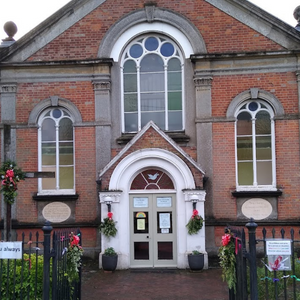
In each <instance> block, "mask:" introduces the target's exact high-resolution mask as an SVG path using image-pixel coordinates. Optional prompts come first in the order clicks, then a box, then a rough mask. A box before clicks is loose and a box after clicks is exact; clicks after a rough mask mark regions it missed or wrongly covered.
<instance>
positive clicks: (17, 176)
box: [0, 160, 25, 204]
mask: <svg viewBox="0 0 300 300" xmlns="http://www.w3.org/2000/svg"><path fill="white" fill-rule="evenodd" d="M0 175H1V189H0V192H1V193H2V194H3V198H4V201H5V202H6V203H8V204H13V203H14V202H15V198H16V197H17V195H18V193H17V190H18V182H19V181H20V180H24V179H25V173H24V172H22V170H21V169H20V168H18V167H17V164H16V163H15V162H13V161H10V160H7V161H5V162H3V163H2V166H1V169H0Z"/></svg>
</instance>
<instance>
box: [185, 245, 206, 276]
mask: <svg viewBox="0 0 300 300" xmlns="http://www.w3.org/2000/svg"><path fill="white" fill-rule="evenodd" d="M188 262H189V267H190V269H191V270H192V271H200V270H202V269H203V267H204V254H203V253H201V252H199V251H198V250H193V251H192V253H190V254H188Z"/></svg>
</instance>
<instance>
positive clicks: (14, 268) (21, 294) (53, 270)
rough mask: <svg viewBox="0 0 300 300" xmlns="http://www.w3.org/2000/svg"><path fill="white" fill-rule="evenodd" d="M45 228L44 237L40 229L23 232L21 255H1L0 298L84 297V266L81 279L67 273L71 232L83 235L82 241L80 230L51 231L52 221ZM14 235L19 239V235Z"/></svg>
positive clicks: (62, 299)
mask: <svg viewBox="0 0 300 300" xmlns="http://www.w3.org/2000/svg"><path fill="white" fill-rule="evenodd" d="M42 230H43V234H44V239H43V240H40V237H39V235H40V234H39V232H36V234H35V236H33V235H32V233H29V234H28V236H27V237H26V234H25V233H24V232H23V233H22V237H21V244H22V259H0V300H21V299H24V300H41V299H43V300H80V299H81V270H80V269H79V278H78V281H74V282H72V283H69V281H68V278H67V277H66V276H65V273H66V268H67V255H66V253H67V248H68V246H69V243H70V235H71V233H74V234H75V235H78V236H80V242H81V239H82V237H81V232H80V230H79V229H76V230H71V229H66V230H60V231H52V230H53V228H52V226H51V225H50V223H49V222H46V224H45V226H43V228H42ZM2 235H3V232H1V240H2V241H3V236H2ZM12 239H13V240H15V241H18V236H17V235H16V236H14V237H12V238H10V240H12ZM34 239H35V240H34ZM80 244H81V243H80Z"/></svg>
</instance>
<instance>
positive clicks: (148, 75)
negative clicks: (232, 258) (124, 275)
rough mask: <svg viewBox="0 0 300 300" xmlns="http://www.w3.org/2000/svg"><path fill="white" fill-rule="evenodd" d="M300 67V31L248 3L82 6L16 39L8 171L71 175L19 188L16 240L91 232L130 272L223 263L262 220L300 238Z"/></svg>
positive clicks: (5, 150)
mask: <svg viewBox="0 0 300 300" xmlns="http://www.w3.org/2000/svg"><path fill="white" fill-rule="evenodd" d="M295 12H297V11H295ZM295 16H296V17H297V13H295ZM295 23H296V21H295ZM299 55H300V33H299V31H297V30H296V29H295V28H293V27H291V26H289V25H287V24H285V23H284V22H282V21H281V20H279V19H277V18H275V17H274V16H272V15H269V14H268V13H266V12H264V11H263V10H261V9H260V8H258V7H257V6H255V5H253V4H251V3H250V2H248V1H239V0H195V1H177V0H172V1H170V0H157V1H155V2H153V1H144V0H129V1H122V0H120V1H118V3H116V2H115V1H112V0H73V1H70V2H69V3H68V4H67V5H65V6H64V7H63V8H61V9H60V10H59V11H57V12H56V13H55V14H54V15H52V16H51V17H49V18H48V19H47V20H45V21H44V22H43V23H41V24H40V25H39V26H37V27H36V28H34V29H33V30H32V31H30V32H29V33H28V34H26V35H25V36H24V37H22V38H21V39H20V40H18V41H14V40H13V37H12V36H11V37H9V38H7V39H4V40H3V42H2V44H1V46H0V100H1V102H0V104H1V106H0V110H1V123H0V126H1V127H0V129H1V161H5V160H6V159H10V160H13V161H15V162H16V163H17V165H18V166H19V167H21V168H22V170H23V171H25V172H32V171H39V172H54V174H55V175H54V177H53V178H50V177H40V178H26V180H25V181H24V182H21V183H20V184H19V186H18V197H17V199H16V201H15V203H14V204H13V205H12V227H13V230H16V231H24V230H27V229H36V228H40V227H41V226H42V225H43V224H44V223H45V221H46V220H48V221H50V222H51V224H52V226H53V227H55V228H66V227H70V228H74V227H80V228H81V230H82V235H83V248H84V250H85V254H86V255H89V256H91V257H98V255H100V257H101V254H102V253H103V251H104V250H105V249H106V248H107V247H114V248H115V250H116V251H117V252H118V254H119V262H118V268H120V269H124V268H142V267H178V268H186V267H187V254H188V253H190V252H191V251H193V250H198V251H201V252H204V253H205V267H207V266H208V263H209V257H210V256H214V255H216V254H217V251H218V247H219V246H220V241H221V236H222V234H223V232H224V227H226V225H227V224H232V225H234V226H244V225H245V224H246V223H247V222H248V220H249V219H250V218H254V220H255V222H256V223H257V224H258V225H259V226H260V225H263V226H270V227H276V226H279V227H282V226H288V227H291V226H292V227H296V226H298V225H299V211H300V201H299V199H300V198H299V197H300V184H299V183H300V176H299V174H300V159H299V158H300V157H299V156H300V149H299V138H300V136H299V134H300V128H299V108H300V83H299V82H300V80H299V71H298V70H299V67H300V63H299ZM194 209H196V210H197V211H198V213H199V215H200V216H201V217H203V219H204V222H203V227H202V229H201V230H200V231H199V232H198V233H197V234H195V235H189V234H188V232H187V228H186V224H187V223H188V221H189V219H190V218H191V216H192V215H193V210H194ZM108 212H111V213H112V218H113V220H114V221H116V226H117V229H118V232H117V235H116V236H115V237H111V238H107V237H106V236H104V235H103V234H101V233H100V232H99V229H98V226H99V224H100V222H101V221H102V220H103V219H104V218H106V217H107V215H108ZM5 214H6V208H5V204H4V203H3V202H2V205H1V226H5ZM100 266H101V264H100Z"/></svg>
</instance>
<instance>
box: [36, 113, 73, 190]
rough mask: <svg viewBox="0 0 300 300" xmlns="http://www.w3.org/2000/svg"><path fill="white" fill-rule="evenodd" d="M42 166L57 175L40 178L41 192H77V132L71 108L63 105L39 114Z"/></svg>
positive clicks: (40, 158) (40, 167)
mask: <svg viewBox="0 0 300 300" xmlns="http://www.w3.org/2000/svg"><path fill="white" fill-rule="evenodd" d="M38 123H39V170H40V171H44V172H55V178H41V179H39V193H40V194H74V192H75V187H74V132H73V120H72V117H71V115H70V114H69V112H68V111H67V110H66V109H64V108H61V107H55V108H50V109H47V110H45V111H44V112H43V113H42V114H41V115H40V117H39V122H38Z"/></svg>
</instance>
